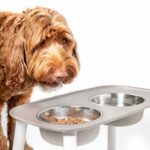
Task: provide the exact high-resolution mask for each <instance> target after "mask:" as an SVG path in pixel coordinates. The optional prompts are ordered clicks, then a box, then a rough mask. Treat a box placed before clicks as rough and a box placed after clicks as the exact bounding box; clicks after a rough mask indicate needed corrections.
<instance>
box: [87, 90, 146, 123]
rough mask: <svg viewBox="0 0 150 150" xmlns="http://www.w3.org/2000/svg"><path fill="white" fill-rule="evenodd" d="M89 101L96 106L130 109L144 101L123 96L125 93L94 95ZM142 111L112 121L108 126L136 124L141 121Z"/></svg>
mask: <svg viewBox="0 0 150 150" xmlns="http://www.w3.org/2000/svg"><path fill="white" fill-rule="evenodd" d="M90 101H91V102H92V103H94V104H97V105H102V106H112V107H127V106H129V107H132V106H136V105H139V104H141V103H143V102H144V99H143V98H142V97H139V96H135V95H130V94H125V93H108V94H100V95H95V96H93V97H91V98H90ZM143 112H144V111H139V112H137V113H135V114H132V115H130V116H127V117H124V118H122V119H119V120H117V121H113V122H111V123H109V124H108V125H112V126H127V125H132V124H135V123H137V122H138V121H140V120H141V119H142V116H143Z"/></svg>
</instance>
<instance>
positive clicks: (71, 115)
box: [37, 106, 102, 146]
mask: <svg viewBox="0 0 150 150" xmlns="http://www.w3.org/2000/svg"><path fill="white" fill-rule="evenodd" d="M101 116H102V113H101V112H100V111H98V110H95V109H92V108H89V107H80V106H55V107H52V108H47V109H44V110H42V111H41V112H39V113H38V115H37V117H38V119H39V120H41V121H43V122H46V123H48V124H52V125H54V126H55V125H56V126H58V125H59V126H66V127H70V126H81V125H84V124H87V123H91V122H92V121H94V120H96V119H98V118H100V117H101ZM99 129H100V126H94V127H91V128H90V129H85V130H81V131H78V132H77V144H78V145H83V144H86V143H89V142H91V141H93V140H94V139H95V138H96V137H97V135H98V134H99ZM40 132H41V136H42V137H43V138H44V139H45V140H46V141H47V142H49V143H51V144H54V145H59V146H62V145H63V134H64V133H63V132H58V131H50V130H45V129H40ZM87 135H88V136H87Z"/></svg>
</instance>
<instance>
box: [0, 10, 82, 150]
mask: <svg viewBox="0 0 150 150" xmlns="http://www.w3.org/2000/svg"><path fill="white" fill-rule="evenodd" d="M78 71H79V59H78V54H77V51H76V41H75V39H74V37H73V35H72V33H71V30H70V29H69V27H68V25H67V22H66V20H65V18H64V17H63V16H62V15H60V14H59V13H58V12H57V11H55V10H52V9H49V8H42V7H36V8H34V9H27V10H26V11H24V12H22V13H11V12H0V85H1V86H0V103H1V105H0V111H1V110H2V107H3V104H4V103H5V102H6V103H7V105H8V111H9V110H10V109H11V108H13V107H14V106H17V105H20V104H24V103H27V102H29V99H30V95H31V93H32V88H33V86H34V85H35V84H36V83H40V84H42V85H43V84H46V85H49V86H57V85H58V84H60V83H63V84H66V83H70V82H71V81H72V80H73V79H74V78H75V77H76V75H77V73H78ZM8 119H9V120H8V140H9V142H10V147H9V149H10V150H11V149H12V142H13V136H14V126H15V121H14V120H13V119H12V118H11V117H10V116H8ZM6 143H7V142H6V138H5V137H4V135H3V132H2V129H1V127H0V146H1V147H2V148H1V147H0V148H1V149H2V150H6V149H7V148H6ZM2 145H4V146H2ZM25 149H31V148H29V147H28V146H27V145H26V146H25Z"/></svg>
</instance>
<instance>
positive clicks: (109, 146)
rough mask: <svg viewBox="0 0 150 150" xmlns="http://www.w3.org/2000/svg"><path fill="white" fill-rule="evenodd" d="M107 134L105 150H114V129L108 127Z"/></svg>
mask: <svg viewBox="0 0 150 150" xmlns="http://www.w3.org/2000/svg"><path fill="white" fill-rule="evenodd" d="M107 132H108V134H107V137H108V139H107V149H108V150H116V127H113V126H108V130H107Z"/></svg>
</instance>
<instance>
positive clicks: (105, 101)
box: [90, 93, 144, 107]
mask: <svg viewBox="0 0 150 150" xmlns="http://www.w3.org/2000/svg"><path fill="white" fill-rule="evenodd" d="M90 101H91V102H93V103H95V104H99V105H107V106H117V107H124V106H134V105H138V104H141V103H143V102H144V99H143V98H141V97H138V96H135V95H130V94H125V93H110V94H102V95H96V96H93V97H92V98H90Z"/></svg>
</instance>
